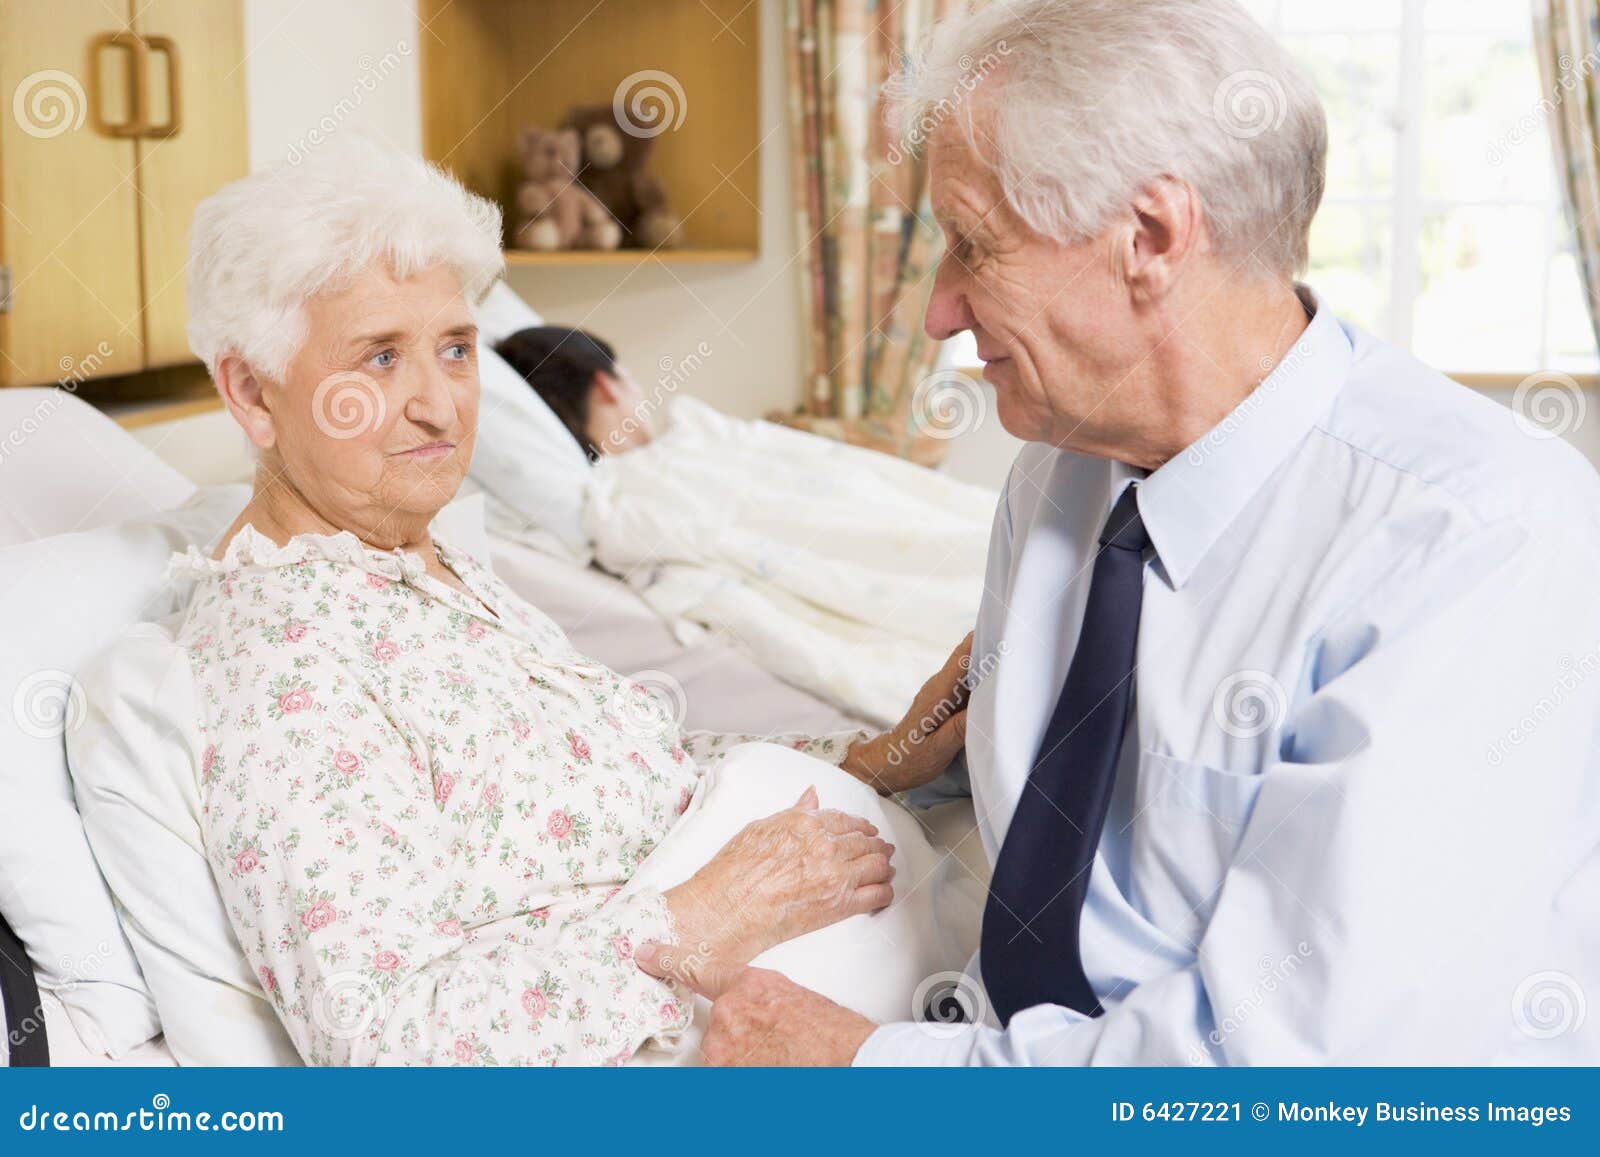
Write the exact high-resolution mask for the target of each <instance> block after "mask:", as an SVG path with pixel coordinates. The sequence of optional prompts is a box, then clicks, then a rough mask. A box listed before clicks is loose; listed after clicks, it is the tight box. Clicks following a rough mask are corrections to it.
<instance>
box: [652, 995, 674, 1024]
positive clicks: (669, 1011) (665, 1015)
mask: <svg viewBox="0 0 1600 1157" xmlns="http://www.w3.org/2000/svg"><path fill="white" fill-rule="evenodd" d="M656 1015H657V1016H659V1017H660V1018H661V1019H662V1020H677V1019H678V1002H677V1001H675V1000H669V1001H667V1002H666V1003H665V1004H663V1005H662V1006H661V1007H660V1008H658V1009H656Z"/></svg>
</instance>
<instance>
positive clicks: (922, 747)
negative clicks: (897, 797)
mask: <svg viewBox="0 0 1600 1157" xmlns="http://www.w3.org/2000/svg"><path fill="white" fill-rule="evenodd" d="M971 667H972V635H971V634H970V633H968V635H967V637H966V638H965V639H963V640H961V644H960V646H958V647H957V648H956V649H955V650H954V651H952V652H950V657H949V658H948V659H946V660H945V663H944V666H943V667H941V668H940V669H939V673H938V674H937V675H935V676H934V677H933V678H931V679H929V680H928V681H927V682H926V683H924V684H923V685H922V690H921V691H918V692H917V697H916V699H914V700H912V703H911V710H909V711H907V712H906V714H905V718H904V719H902V720H900V722H899V724H898V725H896V727H895V728H894V730H893V731H886V732H884V733H883V734H882V735H879V736H877V737H875V738H873V739H866V740H859V741H857V742H855V743H852V744H851V745H850V750H849V751H848V752H846V754H845V757H844V762H843V763H841V764H840V765H839V766H840V767H842V768H844V770H846V771H848V772H849V773H850V774H851V775H853V776H855V777H856V778H857V779H859V780H860V781H861V782H862V783H865V784H867V785H868V786H869V787H874V788H877V789H878V791H879V792H880V793H882V794H884V795H888V794H890V793H892V792H897V791H909V790H911V789H912V788H914V787H921V786H922V785H923V784H925V783H929V782H931V781H932V780H934V779H937V778H938V777H939V775H940V774H941V773H942V772H943V771H944V769H945V768H947V767H949V766H950V761H951V760H952V759H954V758H955V757H956V755H957V754H958V753H959V752H960V751H961V748H962V746H963V745H964V744H965V743H966V741H967V695H968V694H969V692H970V691H971V688H970V687H969V686H968V684H967V673H968V671H969V669H970V668H971Z"/></svg>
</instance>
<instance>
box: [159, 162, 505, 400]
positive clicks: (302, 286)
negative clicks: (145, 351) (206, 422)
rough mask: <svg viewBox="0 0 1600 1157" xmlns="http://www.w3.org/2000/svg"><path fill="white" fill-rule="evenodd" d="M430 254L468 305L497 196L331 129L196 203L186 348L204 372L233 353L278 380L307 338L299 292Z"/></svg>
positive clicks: (499, 262)
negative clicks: (295, 153)
mask: <svg viewBox="0 0 1600 1157" xmlns="http://www.w3.org/2000/svg"><path fill="white" fill-rule="evenodd" d="M439 264H444V265H446V266H448V267H449V269H450V270H451V271H452V272H453V273H455V275H456V276H457V278H458V279H459V280H460V282H461V288H462V291H463V293H464V294H465V295H466V298H467V301H468V302H469V303H471V304H473V305H476V304H477V303H478V301H479V300H481V299H482V297H483V295H484V294H485V293H487V292H488V291H489V289H490V287H491V286H493V285H494V283H495V280H496V279H497V278H498V277H499V276H500V274H501V272H502V270H503V268H504V264H505V259H504V257H503V256H502V254H501V250H500V208H499V206H497V205H495V204H494V203H493V202H490V201H486V200H484V199H483V198H482V197H478V196H474V195H473V194H472V193H469V192H467V190H465V189H464V188H462V187H461V185H460V184H459V183H457V182H456V181H455V180H454V179H453V178H451V177H450V176H448V175H446V174H445V173H443V172H441V171H440V170H438V169H436V168H434V167H433V166H431V165H429V164H427V163H426V162H425V161H423V160H421V159H419V158H417V157H413V156H411V155H409V154H406V153H402V152H400V151H398V150H396V149H392V148H389V147H387V146H384V145H380V144H378V143H376V142H375V141H372V140H370V139H368V138H365V137H361V136H356V135H350V136H348V137H346V138H345V139H342V140H339V139H336V140H334V141H330V142H328V143H327V144H325V145H323V146H321V147H320V148H318V149H316V150H314V151H313V152H311V153H310V154H309V155H308V156H306V157H305V158H304V159H303V160H301V161H300V162H299V163H298V164H291V163H288V162H284V163H280V164H278V165H275V166H273V167H271V168H267V169H263V170H260V171H259V172H255V173H252V174H250V175H249V176H248V177H243V178H241V179H239V180H237V181H234V182H233V183H231V184H229V185H226V186H224V187H223V188H222V189H221V190H220V191H218V192H217V193H214V194H212V195H211V196H210V197H207V198H206V199H205V200H204V201H202V202H201V203H200V205H199V206H198V207H197V208H196V209H195V214H194V223H193V230H192V233H191V236H190V240H189V328H188V333H189V347H190V348H191V349H192V350H194V352H195V354H196V355H197V356H198V357H199V358H200V360H201V361H203V362H205V364H206V368H207V369H208V370H211V371H213V372H215V370H216V364H217V360H218V359H219V358H220V357H222V355H224V354H226V353H233V354H236V355H238V356H239V357H242V358H243V359H244V360H245V361H246V362H247V363H248V364H249V365H250V367H251V368H252V369H253V370H255V371H256V372H257V373H260V374H263V375H265V376H266V377H268V378H270V379H281V378H282V377H283V374H284V372H285V370H286V369H287V368H288V365H289V362H290V360H291V359H292V358H293V357H294V355H295V353H296V352H298V350H299V349H300V343H301V342H302V341H304V340H305V334H306V319H305V312H304V304H305V301H306V299H307V298H309V297H312V296H315V295H316V294H318V293H325V292H334V291H337V290H338V289H340V288H341V287H343V286H344V285H346V284H348V283H349V281H350V280H351V279H352V278H354V277H355V276H356V275H358V274H360V273H361V272H363V271H364V270H366V269H368V268H371V267H373V266H377V265H381V266H382V267H384V268H386V269H388V270H389V271H390V272H392V273H393V274H394V276H396V277H401V278H404V277H409V276H411V275H412V274H413V273H416V272H419V271H421V270H424V269H429V268H431V267H433V266H435V265H439Z"/></svg>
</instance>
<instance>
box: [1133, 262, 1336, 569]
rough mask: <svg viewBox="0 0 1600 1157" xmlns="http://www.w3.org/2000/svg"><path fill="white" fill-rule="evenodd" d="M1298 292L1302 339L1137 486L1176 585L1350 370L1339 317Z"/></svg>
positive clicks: (1162, 558) (1164, 565)
mask: <svg viewBox="0 0 1600 1157" xmlns="http://www.w3.org/2000/svg"><path fill="white" fill-rule="evenodd" d="M1296 292H1298V293H1299V295H1300V300H1301V302H1302V303H1304V305H1305V307H1306V310H1307V312H1309V313H1310V314H1311V322H1310V324H1309V325H1308V326H1307V327H1306V330H1305V332H1304V333H1303V334H1301V336H1300V338H1299V340H1298V341H1296V342H1295V344H1294V346H1293V347H1292V348H1291V349H1290V350H1289V352H1288V353H1287V354H1285V355H1284V357H1283V359H1282V360H1281V361H1280V362H1279V363H1278V364H1277V366H1276V367H1275V368H1274V369H1273V371H1272V373H1270V374H1268V375H1267V377H1266V379H1265V380H1264V381H1262V383H1261V384H1260V385H1259V386H1257V387H1256V388H1255V389H1254V390H1253V391H1251V393H1250V395H1249V397H1247V398H1245V399H1244V401H1242V402H1240V403H1239V405H1238V406H1236V407H1235V408H1234V410H1233V412H1232V413H1230V414H1229V415H1228V416H1227V417H1226V418H1224V419H1223V420H1222V421H1221V422H1218V423H1217V424H1216V425H1215V426H1213V427H1212V428H1211V429H1210V430H1208V431H1207V432H1206V433H1205V434H1204V435H1202V436H1201V437H1200V438H1198V439H1196V440H1195V442H1194V443H1193V444H1192V445H1190V446H1189V447H1188V448H1187V449H1185V450H1182V451H1180V452H1179V453H1178V454H1177V455H1175V456H1174V457H1173V458H1172V459H1171V460H1170V461H1168V462H1166V463H1165V464H1163V465H1162V466H1161V468H1160V469H1158V470H1156V471H1154V472H1153V473H1152V474H1151V475H1150V476H1149V477H1148V478H1146V479H1144V480H1143V481H1142V482H1141V483H1140V485H1139V515H1140V517H1141V518H1142V519H1143V520H1144V526H1145V530H1146V531H1147V532H1148V533H1149V535H1150V541H1151V544H1152V545H1153V546H1154V548H1155V551H1156V554H1157V556H1158V557H1159V559H1160V562H1161V566H1162V569H1163V570H1164V571H1165V572H1166V575H1167V579H1168V581H1169V582H1170V583H1171V584H1172V586H1173V587H1174V588H1175V589H1176V588H1180V587H1182V586H1183V585H1184V583H1186V582H1188V581H1189V576H1190V575H1191V574H1193V573H1194V570H1195V567H1196V566H1198V565H1199V563H1200V560H1201V559H1202V558H1204V557H1205V555H1206V553H1207V552H1208V551H1209V550H1210V549H1211V547H1212V546H1213V545H1215V543H1216V541H1217V539H1218V538H1220V537H1221V535H1222V532H1223V531H1224V530H1226V529H1227V527H1228V526H1229V524H1230V523H1232V522H1233V520H1234V519H1235V518H1236V517H1237V516H1238V514H1239V512H1240V511H1241V510H1242V509H1244V506H1245V504H1246V503H1247V502H1248V501H1249V500H1250V499H1251V498H1252V497H1253V496H1254V495H1255V494H1256V493H1257V492H1258V491H1259V490H1260V489H1261V487H1262V486H1263V485H1265V483H1266V481H1267V479H1268V478H1269V477H1271V475H1272V473H1273V471H1274V470H1276V469H1277V468H1278V466H1279V465H1281V464H1282V462H1283V461H1284V459H1286V458H1287V457H1288V456H1289V454H1290V453H1291V452H1292V451H1293V450H1294V448H1295V447H1296V446H1298V445H1299V444H1300V440H1301V439H1302V438H1303V437H1304V436H1305V434H1306V433H1307V431H1309V430H1310V429H1311V428H1312V426H1313V425H1314V424H1315V423H1316V421H1317V419H1318V418H1320V417H1321V416H1322V415H1323V414H1324V413H1326V412H1327V410H1328V408H1329V407H1330V406H1331V405H1332V404H1333V399H1334V397H1335V396H1336V395H1337V394H1338V392H1339V389H1340V387H1342V386H1343V385H1344V381H1345V378H1346V377H1347V376H1348V373H1349V369H1350V361H1351V356H1352V355H1351V347H1350V340H1349V338H1348V337H1346V336H1345V332H1344V330H1343V328H1342V327H1341V326H1340V325H1339V321H1338V319H1337V318H1336V317H1334V315H1333V312H1332V311H1331V310H1329V309H1328V308H1326V307H1325V306H1324V305H1322V303H1320V302H1319V301H1318V300H1317V298H1316V296H1315V295H1314V294H1313V293H1312V292H1311V290H1310V289H1308V288H1306V287H1305V286H1297V287H1296ZM1112 489H1113V490H1114V491H1120V490H1121V485H1120V484H1116V485H1113V487H1112Z"/></svg>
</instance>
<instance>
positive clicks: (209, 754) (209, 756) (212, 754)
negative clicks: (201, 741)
mask: <svg viewBox="0 0 1600 1157" xmlns="http://www.w3.org/2000/svg"><path fill="white" fill-rule="evenodd" d="M216 765H217V745H216V744H215V743H208V744H206V749H205V750H204V751H202V752H201V753H200V774H201V775H203V776H206V777H207V778H210V776H211V769H212V768H213V767H215V766H216Z"/></svg>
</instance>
